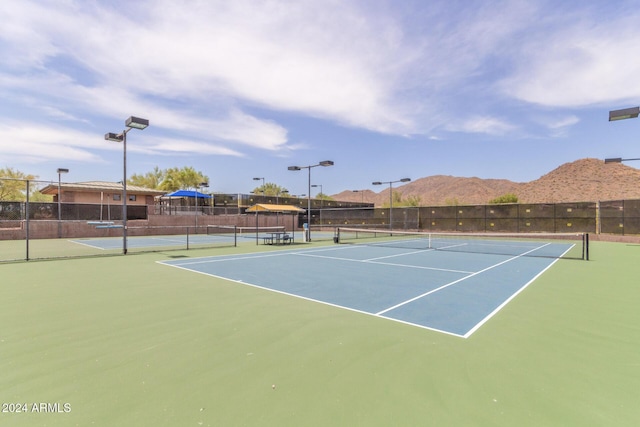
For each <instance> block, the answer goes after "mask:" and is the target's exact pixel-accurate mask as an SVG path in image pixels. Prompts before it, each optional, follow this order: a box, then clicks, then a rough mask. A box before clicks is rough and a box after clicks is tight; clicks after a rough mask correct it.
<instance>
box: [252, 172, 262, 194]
mask: <svg viewBox="0 0 640 427" xmlns="http://www.w3.org/2000/svg"><path fill="white" fill-rule="evenodd" d="M253 180H254V181H260V180H262V196H264V177H263V178H253Z"/></svg>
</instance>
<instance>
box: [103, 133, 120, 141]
mask: <svg viewBox="0 0 640 427" xmlns="http://www.w3.org/2000/svg"><path fill="white" fill-rule="evenodd" d="M104 139H106V140H107V141H113V142H122V141H124V134H123V133H113V132H109V133H105V134H104Z"/></svg>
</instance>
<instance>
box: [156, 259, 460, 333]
mask: <svg viewBox="0 0 640 427" xmlns="http://www.w3.org/2000/svg"><path fill="white" fill-rule="evenodd" d="M156 262H157V263H158V264H164V265H166V266H169V267H175V268H179V269H181V270H185V271H190V272H192V273H197V274H202V275H205V276H209V277H215V278H217V279H223V280H228V281H230V282H234V283H239V284H241V285H246V286H251V287H253V288H258V289H262V290H265V291H270V292H275V293H277V294H281V295H287V296H290V297H294V298H300V299H303V300H305V301H311V302H315V303H319V304H324V305H328V306H331V307H335V308H341V309H343V310H348V311H352V312H355V313H360V314H365V315H367V316H373V317H377V318H378V319H384V320H391V321H393V322H398V323H403V324H405V325H410V326H415V327H418V328H422V329H427V330H430V331H434V332H440V333H443V334H446V335H452V336H454V337H458V338H464V336H463V335H460V334H456V333H454V332H450V331H445V330H442V329H437V328H432V327H430V326H425V325H421V324H419V323H411V322H407V321H405V320H400V319H394V318H393V317H385V316H378V315H377V314H374V313H370V312H368V311H363V310H358V309H357V308H353V307H347V306H343V305H339V304H334V303H331V302H327V301H322V300H318V299H314V298H309V297H305V296H302V295H298V294H293V293H289V292H285V291H280V290H278V289H273V288H269V287H266V286H260V285H255V284H253V283H249V282H244V281H242V280H236V279H231V278H229V277H224V276H218V275H216V274H211V273H205V272H203V271H198V270H192V269H190V268H184V267H182V266H180V265H174V264H165V263H163V262H162V261H156Z"/></svg>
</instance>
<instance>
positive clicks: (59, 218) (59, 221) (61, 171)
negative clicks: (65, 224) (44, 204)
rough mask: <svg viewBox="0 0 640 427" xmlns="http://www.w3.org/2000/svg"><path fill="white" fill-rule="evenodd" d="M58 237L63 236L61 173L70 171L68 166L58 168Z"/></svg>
mask: <svg viewBox="0 0 640 427" xmlns="http://www.w3.org/2000/svg"><path fill="white" fill-rule="evenodd" d="M57 172H58V239H59V238H61V237H62V201H61V200H60V199H61V194H62V183H61V180H60V175H62V174H63V173H69V169H66V168H58V171H57Z"/></svg>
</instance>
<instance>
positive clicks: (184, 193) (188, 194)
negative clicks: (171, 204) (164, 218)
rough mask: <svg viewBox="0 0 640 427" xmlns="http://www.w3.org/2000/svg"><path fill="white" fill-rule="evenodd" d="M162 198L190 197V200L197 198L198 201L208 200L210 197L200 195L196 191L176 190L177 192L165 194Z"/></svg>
mask: <svg viewBox="0 0 640 427" xmlns="http://www.w3.org/2000/svg"><path fill="white" fill-rule="evenodd" d="M163 197H191V198H194V199H195V198H198V199H210V198H211V197H212V196H211V195H210V194H204V193H200V192H198V191H192V190H178V191H174V192H173V193H170V194H165V195H164V196H163Z"/></svg>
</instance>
